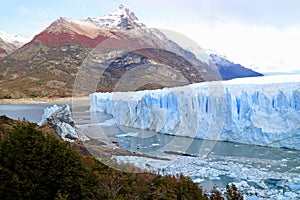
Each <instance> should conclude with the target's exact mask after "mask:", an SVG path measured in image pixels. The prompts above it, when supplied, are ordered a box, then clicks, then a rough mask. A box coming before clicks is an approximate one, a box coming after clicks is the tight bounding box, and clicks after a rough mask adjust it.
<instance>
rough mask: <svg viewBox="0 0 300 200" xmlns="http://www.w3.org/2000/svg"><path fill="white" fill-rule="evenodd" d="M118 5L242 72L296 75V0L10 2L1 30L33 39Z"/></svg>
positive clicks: (299, 38)
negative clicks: (58, 24) (62, 21)
mask: <svg viewBox="0 0 300 200" xmlns="http://www.w3.org/2000/svg"><path fill="white" fill-rule="evenodd" d="M121 3H123V4H124V5H125V6H126V7H128V8H129V9H130V10H132V11H133V12H135V14H136V16H137V17H138V18H139V20H140V21H141V22H143V23H144V24H146V25H147V26H150V27H157V28H166V29H170V30H173V31H177V32H180V33H182V34H184V35H185V36H187V37H189V38H191V39H193V40H194V41H196V42H197V43H198V44H199V45H200V46H201V47H202V48H208V49H213V50H215V51H217V52H219V53H220V54H224V55H226V56H227V57H228V58H229V59H230V60H233V61H235V62H238V63H240V64H242V65H245V66H246V67H249V68H252V69H255V70H257V71H260V72H265V71H292V70H298V69H299V70H300V56H299V54H300V12H299V10H300V1H297V0H247V1H246V0H123V1H119V0H43V1H36V0H9V1H3V2H1V7H0V13H1V23H0V29H2V30H4V31H6V32H9V33H19V34H23V35H27V36H30V37H32V36H34V35H36V34H38V33H39V32H41V31H42V30H43V29H45V28H46V27H47V26H49V25H50V23H52V22H53V21H54V20H55V19H57V18H59V17H68V18H75V19H79V18H87V17H89V16H90V17H97V16H103V15H105V14H107V13H110V12H112V11H114V10H116V9H117V8H118V6H119V5H120V4H121Z"/></svg>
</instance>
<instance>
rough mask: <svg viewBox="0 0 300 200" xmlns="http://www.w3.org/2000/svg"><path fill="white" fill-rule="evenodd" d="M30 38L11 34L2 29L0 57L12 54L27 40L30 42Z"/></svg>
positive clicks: (0, 31) (0, 32)
mask: <svg viewBox="0 0 300 200" xmlns="http://www.w3.org/2000/svg"><path fill="white" fill-rule="evenodd" d="M29 40H30V39H29V38H27V37H24V36H21V35H18V34H9V33H6V32H4V31H2V30H0V59H1V58H4V57H6V56H7V55H9V54H11V53H12V52H14V51H15V50H17V49H18V48H20V47H21V46H22V45H24V44H25V43H26V42H29Z"/></svg>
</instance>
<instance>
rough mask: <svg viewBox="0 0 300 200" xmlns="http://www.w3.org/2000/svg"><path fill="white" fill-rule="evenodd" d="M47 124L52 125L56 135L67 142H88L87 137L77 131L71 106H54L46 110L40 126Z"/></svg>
mask: <svg viewBox="0 0 300 200" xmlns="http://www.w3.org/2000/svg"><path fill="white" fill-rule="evenodd" d="M45 124H48V125H50V126H51V127H52V128H53V130H54V131H55V132H56V134H57V135H58V136H59V137H60V138H61V139H63V140H65V141H69V142H73V141H75V140H81V141H86V140H88V138H87V137H86V136H85V135H83V134H81V133H80V132H79V131H78V130H77V128H76V126H75V123H74V119H73V117H72V113H71V110H70V106H69V105H62V106H58V105H53V106H51V107H49V108H45V109H44V114H43V116H42V120H41V122H40V123H39V125H40V126H41V125H45Z"/></svg>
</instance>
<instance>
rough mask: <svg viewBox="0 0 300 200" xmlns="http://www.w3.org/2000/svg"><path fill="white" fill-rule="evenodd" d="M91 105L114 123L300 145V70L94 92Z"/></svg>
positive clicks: (207, 136)
mask: <svg viewBox="0 0 300 200" xmlns="http://www.w3.org/2000/svg"><path fill="white" fill-rule="evenodd" d="M90 101H91V111H95V112H97V111H102V112H106V113H109V114H112V115H113V117H114V118H115V120H116V122H117V124H119V125H123V126H128V127H134V128H140V129H149V130H155V131H157V132H160V133H168V134H174V135H180V136H188V137H196V138H201V139H214V140H221V141H233V142H240V143H246V144H255V145H263V146H273V147H286V148H292V149H300V145H299V144H300V76H299V75H289V76H273V77H256V78H244V79H235V80H230V81H223V82H210V83H197V84H192V85H189V86H184V87H177V88H171V89H166V88H165V89H162V90H152V91H139V92H124V93H121V92H117V93H94V94H91V95H90Z"/></svg>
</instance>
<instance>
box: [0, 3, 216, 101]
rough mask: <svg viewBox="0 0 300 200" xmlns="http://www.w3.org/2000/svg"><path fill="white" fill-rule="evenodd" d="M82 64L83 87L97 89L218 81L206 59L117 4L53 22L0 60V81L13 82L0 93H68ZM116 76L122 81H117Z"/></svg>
mask: <svg viewBox="0 0 300 200" xmlns="http://www.w3.org/2000/svg"><path fill="white" fill-rule="evenodd" d="M99 45H100V47H101V48H99ZM18 60H22V62H18ZM107 63H108V66H107V65H105V64H107ZM109 63H110V64H109ZM85 65H88V66H90V67H87V68H86V71H87V72H88V73H89V74H88V75H87V76H88V78H86V80H87V81H86V82H85V83H82V84H81V85H82V86H84V88H87V89H93V88H95V87H94V86H93V85H91V84H95V83H98V85H97V91H113V90H119V91H126V90H141V89H155V88H162V87H173V86H178V85H186V84H190V83H195V82H203V81H206V80H216V79H217V77H216V75H215V74H214V73H212V72H211V71H209V70H208V69H209V66H208V65H207V64H206V63H204V62H201V61H200V60H198V59H197V58H196V57H195V55H194V54H192V53H191V52H189V51H187V50H185V49H183V48H182V47H180V45H178V44H177V43H176V42H173V41H172V40H171V39H169V38H168V37H167V36H166V35H165V34H163V33H162V32H160V31H159V30H157V29H149V28H147V27H146V25H144V24H142V23H140V22H139V21H138V18H137V17H136V16H135V14H134V13H133V12H131V11H130V10H129V9H128V8H126V7H124V6H123V5H121V6H120V7H119V8H118V9H117V10H116V11H115V12H113V13H111V14H108V15H105V16H103V17H97V18H91V17H90V18H87V19H70V18H63V17H61V18H59V19H57V20H56V21H54V22H53V23H52V24H50V25H49V26H48V27H47V28H46V29H45V30H44V31H42V32H41V33H39V34H38V35H36V36H35V37H34V38H33V39H32V40H31V41H30V42H29V43H27V44H26V45H24V46H22V48H20V49H18V50H17V51H15V52H14V53H13V54H11V55H9V56H7V57H6V58H5V59H4V60H2V61H1V62H0V76H1V77H3V78H2V79H3V82H2V83H0V84H3V83H4V82H5V81H6V80H9V81H10V83H11V82H12V81H11V80H13V85H6V86H5V87H6V88H5V91H3V92H1V94H3V95H4V96H7V95H11V96H12V97H13V98H17V97H28V96H48V97H49V96H59V97H64V96H71V95H72V91H73V86H74V80H75V78H76V76H77V72H78V71H79V69H80V68H82V67H83V66H85ZM2 72H3V73H2ZM4 72H5V73H4ZM129 73H130V76H127V75H128V74H129ZM132 73H135V74H132ZM134 78H135V79H136V80H133V79H134ZM120 79H122V81H124V80H125V83H124V82H122V84H120V83H119V81H120ZM25 83H26V84H25ZM117 86H118V87H117ZM16 87H17V88H18V89H19V91H16V90H14V89H13V88H16ZM0 88H2V87H0ZM28 88H29V89H28ZM91 92H94V91H85V93H86V94H88V93H91ZM6 93H7V94H6ZM2 98H3V97H2Z"/></svg>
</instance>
